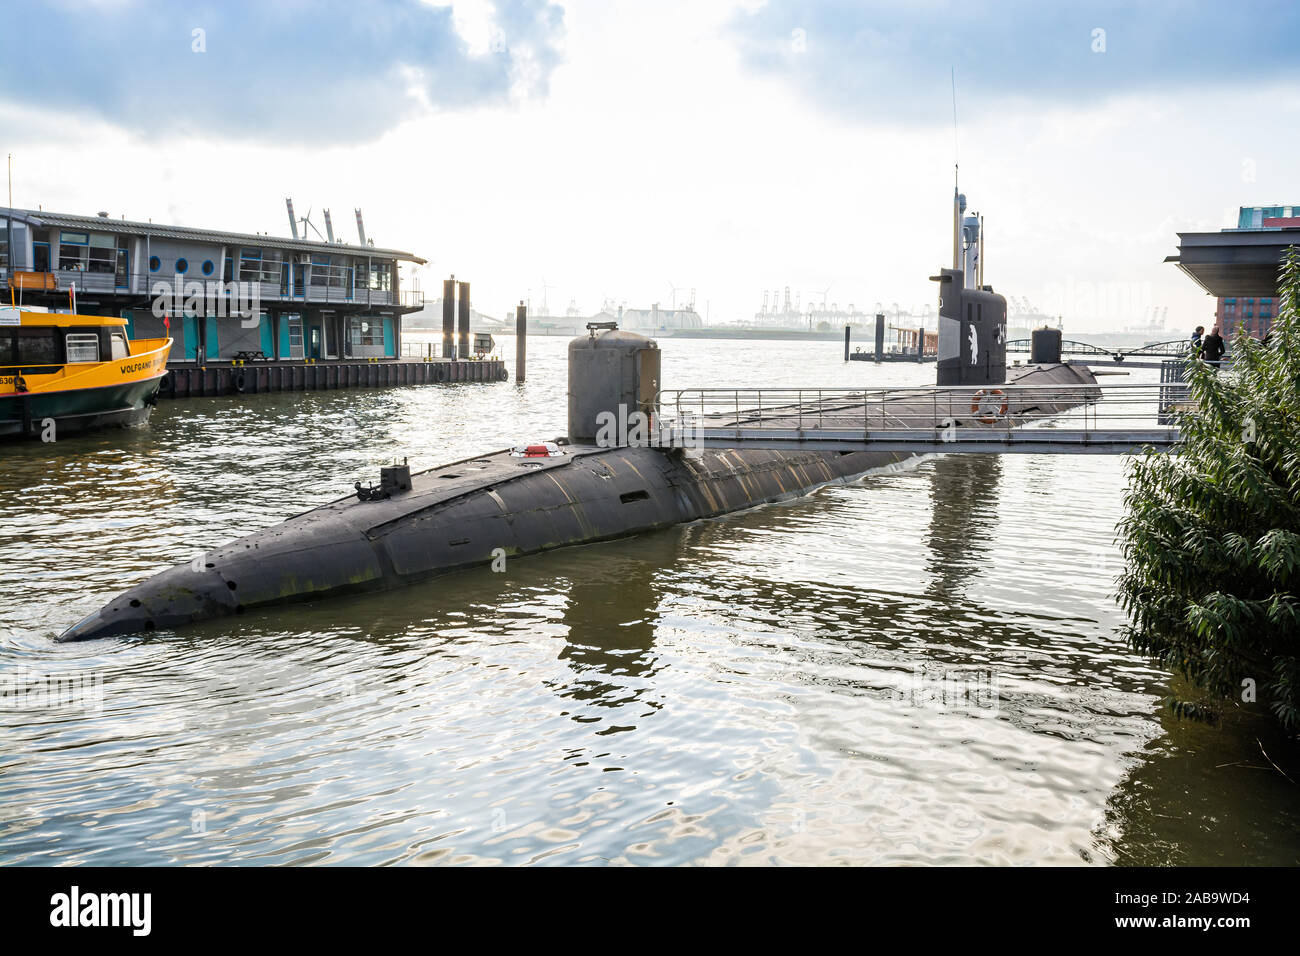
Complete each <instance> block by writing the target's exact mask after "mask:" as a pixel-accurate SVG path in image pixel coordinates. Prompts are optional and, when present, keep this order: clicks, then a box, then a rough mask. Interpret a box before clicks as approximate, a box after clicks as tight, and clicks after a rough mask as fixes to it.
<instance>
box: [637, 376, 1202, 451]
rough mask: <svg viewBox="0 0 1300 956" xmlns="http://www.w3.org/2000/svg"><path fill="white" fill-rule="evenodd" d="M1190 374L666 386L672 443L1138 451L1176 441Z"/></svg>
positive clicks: (662, 403) (663, 432) (657, 438)
mask: <svg viewBox="0 0 1300 956" xmlns="http://www.w3.org/2000/svg"><path fill="white" fill-rule="evenodd" d="M1187 401H1188V393H1187V386H1186V385H1185V384H1182V383H1168V384H1162V385H1134V384H1115V385H1091V384H1087V385H1002V386H998V387H985V388H973V387H947V386H930V387H921V388H897V389H887V390H879V391H862V390H844V389H821V388H811V389H809V388H763V389H726V388H689V389H678V390H666V391H663V392H660V393H659V399H658V407H659V417H658V419H657V422H656V425H657V427H656V428H655V429H654V434H653V436H652V439H651V440H652V441H653V442H654V443H656V444H659V445H660V446H663V447H677V448H686V449H702V448H714V449H716V448H772V449H781V450H787V451H788V450H793V449H805V450H815V451H828V452H829V451H840V452H848V451H885V452H910V453H913V454H930V453H941V454H951V453H967V454H1007V453H1028V454H1073V455H1080V454H1082V455H1097V454H1106V455H1113V454H1125V455H1126V454H1137V453H1140V452H1141V451H1142V450H1143V449H1144V448H1147V447H1151V448H1155V449H1157V450H1161V451H1167V450H1169V449H1171V448H1173V447H1174V446H1176V445H1177V444H1178V442H1179V433H1178V428H1177V427H1176V416H1177V413H1178V412H1179V411H1180V410H1182V409H1184V408H1186V406H1187Z"/></svg>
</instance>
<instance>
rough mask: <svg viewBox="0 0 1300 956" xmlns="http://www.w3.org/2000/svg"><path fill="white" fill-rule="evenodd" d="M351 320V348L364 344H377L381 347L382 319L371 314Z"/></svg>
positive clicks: (382, 343)
mask: <svg viewBox="0 0 1300 956" xmlns="http://www.w3.org/2000/svg"><path fill="white" fill-rule="evenodd" d="M351 322H352V333H351V339H352V347H353V349H354V350H355V349H357V348H362V347H365V346H377V347H379V348H383V345H384V320H383V319H379V318H374V317H372V316H359V317H357V318H354V319H352V320H351Z"/></svg>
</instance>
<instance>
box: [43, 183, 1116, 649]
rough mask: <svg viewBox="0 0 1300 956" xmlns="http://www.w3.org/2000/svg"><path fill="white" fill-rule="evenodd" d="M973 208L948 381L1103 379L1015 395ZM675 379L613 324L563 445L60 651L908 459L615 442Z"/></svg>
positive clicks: (154, 582) (605, 330)
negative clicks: (613, 425) (665, 379)
mask: <svg viewBox="0 0 1300 956" xmlns="http://www.w3.org/2000/svg"><path fill="white" fill-rule="evenodd" d="M964 210H965V197H964V196H961V195H960V194H956V195H954V241H953V249H954V252H953V268H951V269H943V270H942V271H941V273H940V275H939V276H935V277H932V278H933V279H934V280H935V281H936V282H938V283H939V290H940V308H939V357H938V361H937V379H938V382H937V384H938V385H940V386H972V385H977V386H997V385H1001V384H1007V383H1008V382H1009V383H1010V384H1015V385H1047V386H1067V385H1073V386H1079V385H1084V386H1087V385H1094V386H1095V385H1096V379H1095V378H1094V377H1093V376H1092V374H1091V372H1089V371H1088V370H1087V369H1086V368H1080V367H1074V366H1071V365H1068V364H1062V363H1061V362H1060V360H1059V354H1057V355H1055V356H1048V358H1054V359H1055V361H1043V362H1039V363H1037V364H1031V365H1026V366H1022V367H1017V368H1015V369H1013V370H1012V377H1011V378H1010V380H1008V375H1007V373H1008V370H1007V367H1006V351H1005V342H1006V299H1005V298H1004V297H1003V296H1001V295H998V294H996V293H995V292H993V290H992V288H991V287H989V286H985V285H983V284H982V267H981V265H980V263H979V261H978V260H979V251H980V249H981V247H982V242H981V241H980V239H979V236H978V228H979V220H978V219H976V218H975V217H968V218H967V219H965V220H964V221H963V220H962V218H961V216H962V213H963V212H964ZM967 277H970V279H971V282H970V287H969V288H968V287H967ZM661 371H662V361H661V353H660V350H659V347H658V344H657V343H656V342H655V341H654V340H653V339H651V338H648V337H646V336H643V335H640V334H638V333H635V332H631V331H628V330H623V329H619V328H617V327H616V325H615V324H614V323H604V324H597V323H593V324H592V326H590V327H589V328H588V330H587V333H586V334H585V335H580V336H578V337H576V338H574V339H573V340H572V341H571V342H570V343H569V346H568V384H569V390H568V422H567V426H568V427H567V435H565V436H564V437H563V438H559V439H556V440H555V441H552V442H541V443H536V444H533V445H525V446H518V447H516V448H506V449H500V450H497V451H494V452H489V453H486V454H483V455H479V456H476V457H472V458H466V459H462V460H460V461H455V462H452V463H450V464H447V465H443V466H441V467H437V468H431V469H428V470H425V471H422V472H418V473H415V474H412V473H411V471H410V469H409V467H407V466H405V465H394V466H391V467H388V468H384V469H381V472H380V482H379V485H378V486H374V485H370V486H368V487H362V486H361V484H360V482H358V483H356V485H355V486H354V491H353V493H352V494H349V495H347V496H345V497H341V498H339V499H337V500H335V501H331V502H329V503H327V504H324V505H321V506H319V507H316V508H313V509H311V510H309V511H306V512H304V513H302V514H299V515H296V516H294V517H290V518H288V519H287V520H285V521H284V522H282V523H281V524H279V525H276V526H274V527H271V528H268V529H266V530H264V531H259V532H256V533H254V534H250V535H248V536H246V537H243V538H239V539H238V540H235V541H232V542H230V543H229V544H226V545H225V546H223V547H220V548H217V549H215V550H212V551H209V552H207V553H206V554H205V555H203V556H202V557H201V558H197V559H195V560H194V561H192V562H189V563H185V564H181V565H177V566H176V567H173V568H170V569H168V570H165V571H162V572H160V573H158V574H156V575H154V576H153V577H150V578H148V579H147V580H144V581H142V582H140V583H139V584H137V585H135V586H134V587H132V588H130V589H129V590H127V591H125V592H123V593H122V594H120V595H119V596H118V597H116V598H114V599H113V600H111V601H109V602H108V604H106V605H105V606H104V607H102V608H100V609H99V610H97V611H94V612H93V613H91V614H90V615H89V616H87V617H86V618H84V619H83V620H81V621H80V622H79V623H77V624H76V625H74V626H73V627H71V628H69V629H68V630H67V631H65V632H64V633H63V634H62V635H60V636H59V638H58V640H60V641H75V640H87V639H93V638H102V637H108V636H112V635H122V634H133V633H141V632H152V631H165V630H174V629H177V628H181V627H184V626H186V625H190V624H194V623H196V622H200V621H205V620H211V619H218V618H223V617H231V616H236V615H240V614H243V613H245V612H248V611H253V610H255V609H259V610H260V609H263V608H269V607H273V606H277V605H287V604H292V603H294V602H303V601H315V600H322V599H333V598H341V597H345V596H347V595H355V594H360V593H363V592H370V591H380V590H386V589H391V588H398V587H402V586H407V585H412V584H417V583H419V582H424V581H428V580H430V579H432V578H434V577H436V576H437V575H440V574H444V573H447V572H451V571H456V570H461V569H465V568H471V567H475V566H478V565H487V564H491V563H492V562H493V561H495V560H499V559H500V558H502V557H511V558H513V557H519V556H523V555H535V554H540V553H543V552H546V551H549V550H552V549H555V548H561V547H566V546H569V545H578V544H589V543H593V542H598V541H604V540H609V539H613V538H619V537H624V536H627V535H634V534H640V533H643V532H648V531H654V530H657V529H661V528H667V527H671V526H672V525H676V524H681V523H683V522H689V521H698V520H701V519H705V518H713V517H717V516H719V515H725V514H728V513H731V512H735V511H741V510H743V509H747V508H753V507H755V506H758V505H762V504H766V503H771V502H777V501H782V500H786V499H790V498H794V497H798V496H801V495H806V494H809V493H810V492H812V491H815V490H816V489H818V488H821V487H823V486H826V485H830V484H833V483H847V482H851V481H854V480H856V479H858V478H860V477H862V476H863V475H865V474H867V473H869V472H871V471H874V470H876V469H879V468H882V467H884V466H887V465H890V464H892V463H894V462H898V461H901V460H903V459H906V458H909V457H912V453H909V452H880V451H866V450H863V451H815V450H799V451H788V450H765V449H759V448H733V449H714V450H696V451H691V452H689V453H688V451H686V450H683V449H682V448H672V447H657V446H655V445H652V444H631V443H624V444H619V443H618V441H611V440H609V438H608V436H607V435H605V434H604V432H606V431H608V429H607V428H606V426H607V424H608V422H609V420H610V416H618V418H619V419H620V420H624V419H626V417H628V412H629V411H630V410H633V409H635V410H636V411H639V412H640V413H641V414H643V415H645V416H646V417H647V418H648V419H654V418H655V417H656V416H657V414H658V412H659V408H658V406H657V399H658V395H659V391H660V375H661ZM902 391H904V392H905V390H902ZM1082 400H1083V399H1082V398H1081V399H1080V400H1079V402H1074V403H1073V404H1079V403H1080V402H1081V401H1082ZM1067 407H1072V406H1071V405H1069V404H1064V405H1063V404H1057V405H1035V406H1033V407H1012V408H1010V410H1009V413H1010V414H1011V415H1012V416H1017V415H1018V416H1020V417H1021V418H1022V419H1028V418H1030V417H1034V416H1035V415H1050V414H1053V413H1055V412H1058V411H1062V410H1064V409H1065V408H1067ZM861 408H862V406H861V405H859V406H857V409H858V411H857V412H856V414H857V415H858V417H859V420H860V417H861ZM850 412H851V413H852V410H850ZM914 412H915V414H916V415H921V416H930V417H931V418H933V417H934V415H933V412H932V406H931V404H930V403H929V402H928V401H926V402H919V403H917V404H916V406H915V407H914ZM768 420H770V416H768ZM913 421H916V423H917V424H918V425H919V424H921V422H920V421H919V420H917V419H916V418H915V417H914V418H913ZM980 421H981V419H978V418H976V417H975V415H974V409H973V408H972V417H971V418H970V419H965V420H958V421H956V422H954V424H955V425H957V426H968V427H979V424H980ZM927 424H928V425H929V426H938V425H941V424H945V423H944V422H936V421H929V422H927ZM624 437H625V438H626V436H624Z"/></svg>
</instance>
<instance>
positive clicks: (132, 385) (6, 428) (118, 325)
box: [0, 306, 172, 441]
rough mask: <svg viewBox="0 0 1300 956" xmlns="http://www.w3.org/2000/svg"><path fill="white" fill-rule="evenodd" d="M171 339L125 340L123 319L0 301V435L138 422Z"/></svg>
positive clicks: (50, 435) (59, 433) (151, 400)
mask: <svg viewBox="0 0 1300 956" xmlns="http://www.w3.org/2000/svg"><path fill="white" fill-rule="evenodd" d="M171 346H172V340H171V339H170V338H163V339H134V340H132V339H128V338H127V336H126V320H125V319H115V318H113V317H112V316H107V315H73V314H69V313H62V312H48V311H46V310H44V309H39V308H21V307H18V308H13V307H9V306H0V438H44V439H45V440H46V441H52V440H56V439H58V438H61V437H63V436H64V435H67V434H72V433H74V432H80V431H86V430H88V429H91V428H102V427H105V426H108V425H132V424H135V423H137V422H142V421H144V420H145V419H147V418H148V417H149V412H150V411H151V410H152V408H153V406H154V404H155V403H156V402H157V398H158V386H159V383H160V382H161V381H162V377H163V376H164V375H165V374H166V373H167V355H168V353H169V352H170V351H171Z"/></svg>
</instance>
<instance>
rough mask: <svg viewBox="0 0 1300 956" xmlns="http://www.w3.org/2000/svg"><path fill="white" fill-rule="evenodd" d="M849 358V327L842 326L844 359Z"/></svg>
mask: <svg viewBox="0 0 1300 956" xmlns="http://www.w3.org/2000/svg"><path fill="white" fill-rule="evenodd" d="M848 360H849V327H848V326H847V325H846V326H844V361H846V362H847V361H848Z"/></svg>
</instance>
